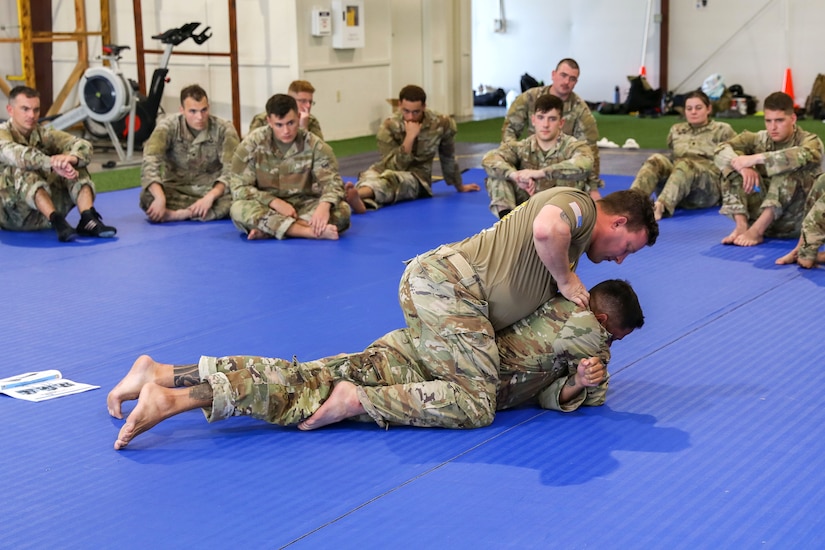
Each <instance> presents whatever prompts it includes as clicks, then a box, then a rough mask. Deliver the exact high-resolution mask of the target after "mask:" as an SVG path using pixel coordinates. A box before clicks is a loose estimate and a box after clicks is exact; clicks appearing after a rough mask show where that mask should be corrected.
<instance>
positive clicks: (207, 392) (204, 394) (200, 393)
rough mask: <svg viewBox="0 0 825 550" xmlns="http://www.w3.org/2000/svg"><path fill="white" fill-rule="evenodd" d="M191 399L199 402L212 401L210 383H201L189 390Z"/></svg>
mask: <svg viewBox="0 0 825 550" xmlns="http://www.w3.org/2000/svg"><path fill="white" fill-rule="evenodd" d="M189 397H191V398H192V399H195V400H197V401H212V386H210V385H209V382H201V383H200V384H198V385H197V386H192V389H190V390H189Z"/></svg>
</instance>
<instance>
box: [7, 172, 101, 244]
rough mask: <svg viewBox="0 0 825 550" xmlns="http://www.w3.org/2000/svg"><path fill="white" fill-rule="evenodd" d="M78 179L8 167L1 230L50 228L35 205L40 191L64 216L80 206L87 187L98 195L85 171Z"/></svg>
mask: <svg viewBox="0 0 825 550" xmlns="http://www.w3.org/2000/svg"><path fill="white" fill-rule="evenodd" d="M78 172H79V176H78V178H77V179H76V180H67V179H65V178H62V177H60V176H58V175H57V174H55V173H54V172H50V173H48V174H44V173H42V172H40V171H37V170H21V169H19V168H15V167H11V166H7V167H4V168H3V169H2V171H1V172H0V206H1V207H0V228H2V229H6V230H9V231H38V230H40V229H47V228H49V227H51V224H50V222H49V220H48V219H47V218H46V217H45V216H44V215H43V214H41V213H40V211H39V210H38V209H37V206H36V205H35V202H34V196H35V194H36V193H37V191H38V189H44V190H45V191H46V192H47V193H48V194H49V196H50V197H51V199H52V204H53V205H54V208H55V210H56V211H57V212H59V213H60V214H62V215H63V216H65V215H66V214H68V213H69V211H71V209H72V208H74V206H75V204H77V197H78V195H79V194H80V190H81V189H82V188H83V186H84V185H88V186H89V188H90V189H91V190H92V195H94V192H95V186H94V183H92V179H91V177H90V176H89V172H88V171H86V169H85V168H81V169H79V170H78Z"/></svg>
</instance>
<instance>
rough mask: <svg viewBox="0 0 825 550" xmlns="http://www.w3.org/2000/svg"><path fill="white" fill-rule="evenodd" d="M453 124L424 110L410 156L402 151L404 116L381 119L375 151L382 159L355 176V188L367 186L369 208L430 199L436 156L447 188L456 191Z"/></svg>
mask: <svg viewBox="0 0 825 550" xmlns="http://www.w3.org/2000/svg"><path fill="white" fill-rule="evenodd" d="M455 133H456V124H455V121H454V120H453V119H452V118H450V117H449V116H446V115H441V114H439V113H436V112H435V111H432V110H430V109H424V118H423V119H422V121H421V132H420V133H419V134H418V137H416V139H415V142H414V143H413V148H412V153H406V152H405V151H404V150H403V149H402V144H403V143H404V138H405V136H406V135H407V132H406V130H405V128H404V116H403V114H402V113H401V112H400V111H399V112H396V113H395V114H394V115H392V116H391V117H389V118H387V119H386V120H384V123H383V124H382V125H381V128H379V130H378V135H377V140H378V151H379V152H380V153H381V160H380V161H378V162H376V163H375V164H373V165H372V166H370V167H369V168H368V169H367V170H365V171H364V172H362V173H361V174H360V175H359V177H358V183H357V184H356V187H369V188H370V189H372V191H373V193H374V194H375V199H366V200H364V204H365V205H366V206H367V207H368V208H373V209H374V208H380V207H381V206H383V205H386V204H394V203H396V202H401V201H407V200H413V199H417V198H422V197H432V196H433V192H432V189H431V182H432V177H433V161H434V160H435V156H436V154H437V155H438V158H439V159H440V161H441V173H442V174H443V175H444V181H445V182H446V183H447V184H448V185H452V186H454V187H455V188H456V189H458V188H459V187H460V186H461V185H462V182H461V170H460V168H459V167H458V163H457V162H456V160H455Z"/></svg>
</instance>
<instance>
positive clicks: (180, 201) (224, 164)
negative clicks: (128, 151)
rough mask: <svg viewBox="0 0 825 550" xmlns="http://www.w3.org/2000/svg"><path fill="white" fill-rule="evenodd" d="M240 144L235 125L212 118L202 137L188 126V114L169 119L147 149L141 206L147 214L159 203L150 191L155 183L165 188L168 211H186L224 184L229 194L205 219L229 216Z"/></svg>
mask: <svg viewBox="0 0 825 550" xmlns="http://www.w3.org/2000/svg"><path fill="white" fill-rule="evenodd" d="M239 142H240V139H239V138H238V133H237V132H235V128H234V127H233V126H232V124H231V123H229V122H228V121H226V120H223V119H220V118H218V117H216V116H213V115H210V116H209V125H208V126H207V128H206V129H205V130H203V131H201V132H199V133H198V134H197V135H195V134H193V133H192V130H191V129H190V128H189V126H187V124H186V119H185V118H184V116H183V115H181V114H178V115H171V116H168V117H165V118H164V119H163V120H161V121H160V122H159V123H158V125H157V127H155V129H154V131H153V132H152V135H151V136H149V139H148V140H146V143H145V144H144V145H143V166H142V167H141V170H140V185H141V187H142V188H143V189H142V191H141V193H140V207H141V208H142V209H143V210H144V211H146V209H147V208H149V206H151V204H152V202H153V201H154V197H152V194H151V193H150V192H149V186H150V185H151V184H152V183H158V184H160V185H161V186H162V187H163V192H164V194H165V195H166V208H167V209H169V210H182V209H184V208H188V207H190V206H192V204H194V203H195V202H196V201H197V200H199V199H201V198H203V197H204V195H206V194H207V193H208V192H209V191H210V190H211V189H212V187H214V186H215V184H216V183H218V182H221V183H223V184H224V185H225V186H226V191H225V192H224V194H223V195H222V196H221V197H219V198H218V199H217V200H216V201H215V202H214V203H212V208H210V209H209V212H208V213H207V214H206V216H205V217H204V218H203V221H210V220H220V219H223V218H226V217H228V216H229V207H230V206H231V204H232V194H231V193H230V191H229V175H230V167H231V165H232V155H233V154H234V153H235V148H236V147H237V146H238V143H239Z"/></svg>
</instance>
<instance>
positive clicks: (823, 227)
mask: <svg viewBox="0 0 825 550" xmlns="http://www.w3.org/2000/svg"><path fill="white" fill-rule="evenodd" d="M807 205H808V206H807V211H808V213H807V214H806V215H805V219H804V220H802V241H801V243H800V247H799V257H800V258H802V259H804V260H811V261H816V255H817V252H819V249H820V247H821V246H822V245H823V244H825V174H822V175H820V176H819V177H818V178H816V182H815V183H814V186H813V188H811V193H810V195H808V201H807Z"/></svg>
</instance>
